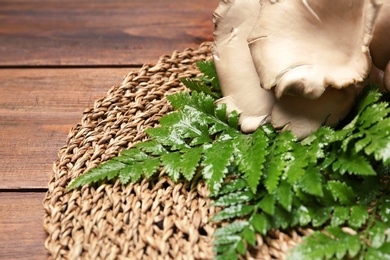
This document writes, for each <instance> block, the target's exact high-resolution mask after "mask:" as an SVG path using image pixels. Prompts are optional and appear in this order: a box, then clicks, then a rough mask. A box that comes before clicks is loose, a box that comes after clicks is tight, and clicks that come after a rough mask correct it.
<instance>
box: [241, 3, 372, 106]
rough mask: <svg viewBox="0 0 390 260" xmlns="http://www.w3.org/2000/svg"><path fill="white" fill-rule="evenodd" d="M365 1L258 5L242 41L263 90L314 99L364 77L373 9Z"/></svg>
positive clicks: (369, 61) (367, 59)
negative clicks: (250, 54) (248, 52)
mask: <svg viewBox="0 0 390 260" xmlns="http://www.w3.org/2000/svg"><path fill="white" fill-rule="evenodd" d="M371 2H374V1H370V0H342V1H341V0H317V1H314V0H311V1H310V0H279V1H277V0H274V1H270V0H260V3H261V9H260V13H259V16H258V19H257V21H256V25H255V26H254V29H253V31H252V32H251V34H250V36H249V38H248V42H249V47H250V50H251V53H252V57H253V60H254V63H255V67H256V69H257V72H258V74H259V77H260V81H261V86H262V87H263V88H264V89H272V88H274V87H275V94H276V96H277V97H278V98H280V97H281V96H283V95H284V94H286V93H289V94H292V95H299V96H304V97H306V98H311V99H315V98H318V97H320V96H321V95H322V94H323V93H324V91H325V89H326V88H327V87H329V86H331V87H333V88H338V89H340V88H345V87H348V86H350V85H351V84H355V83H357V82H362V81H363V80H364V78H365V77H367V75H368V73H369V71H370V66H371V59H370V53H369V51H368V44H369V43H370V40H371V34H372V31H373V27H374V23H375V18H376V14H377V11H378V10H379V6H378V5H377V4H376V3H371Z"/></svg>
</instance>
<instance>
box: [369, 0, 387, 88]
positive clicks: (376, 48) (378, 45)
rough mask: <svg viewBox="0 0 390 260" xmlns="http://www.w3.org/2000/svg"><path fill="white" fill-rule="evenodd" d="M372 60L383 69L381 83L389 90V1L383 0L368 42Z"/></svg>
mask: <svg viewBox="0 0 390 260" xmlns="http://www.w3.org/2000/svg"><path fill="white" fill-rule="evenodd" d="M370 52H371V56H372V62H373V63H374V65H375V66H376V67H377V68H379V69H380V70H382V71H384V77H383V84H384V87H385V89H386V90H387V91H390V63H389V61H390V1H388V0H387V1H384V3H383V6H382V9H381V12H380V13H379V16H378V19H377V22H376V24H375V30H374V33H373V38H372V42H371V44H370Z"/></svg>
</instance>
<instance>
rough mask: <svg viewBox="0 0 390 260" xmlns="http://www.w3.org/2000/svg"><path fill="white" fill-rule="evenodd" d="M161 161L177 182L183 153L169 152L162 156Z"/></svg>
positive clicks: (169, 174)
mask: <svg viewBox="0 0 390 260" xmlns="http://www.w3.org/2000/svg"><path fill="white" fill-rule="evenodd" d="M161 163H162V165H163V167H164V169H165V170H166V172H167V174H168V176H169V177H170V178H171V179H172V180H173V181H174V182H177V181H178V180H179V177H180V172H181V154H180V153H179V152H174V153H167V154H163V155H162V156H161Z"/></svg>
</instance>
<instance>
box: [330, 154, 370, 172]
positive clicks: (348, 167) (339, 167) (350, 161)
mask: <svg viewBox="0 0 390 260" xmlns="http://www.w3.org/2000/svg"><path fill="white" fill-rule="evenodd" d="M332 168H333V171H335V172H337V171H339V172H340V173H341V174H345V173H349V174H356V175H376V172H375V170H374V169H373V168H372V166H371V164H370V163H369V161H368V160H367V159H366V158H365V157H364V156H362V155H361V154H357V153H355V152H353V151H350V152H347V153H341V154H339V155H338V156H337V160H336V161H335V162H334V163H333V165H332Z"/></svg>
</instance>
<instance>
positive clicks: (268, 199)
mask: <svg viewBox="0 0 390 260" xmlns="http://www.w3.org/2000/svg"><path fill="white" fill-rule="evenodd" d="M257 206H258V207H259V208H261V209H262V210H263V211H264V212H265V213H267V214H269V215H271V216H272V215H274V214H275V196H274V195H271V194H267V195H265V196H264V197H263V198H262V199H261V200H260V202H259V203H258V204H257Z"/></svg>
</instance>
